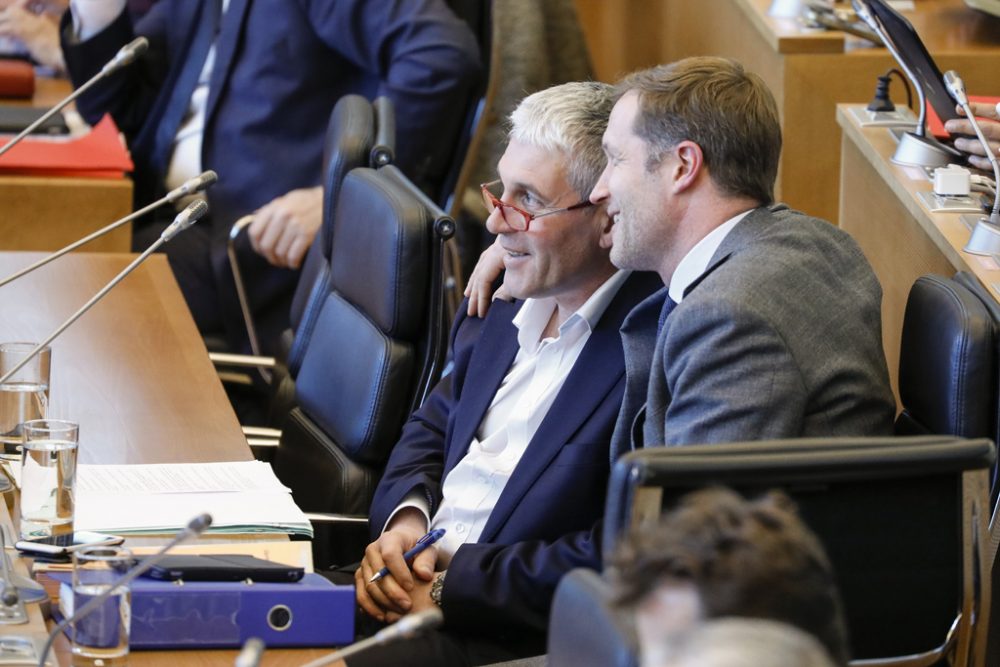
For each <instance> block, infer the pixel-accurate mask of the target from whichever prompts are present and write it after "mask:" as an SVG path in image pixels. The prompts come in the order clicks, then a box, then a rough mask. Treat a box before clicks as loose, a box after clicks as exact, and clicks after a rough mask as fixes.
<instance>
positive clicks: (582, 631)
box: [547, 568, 638, 667]
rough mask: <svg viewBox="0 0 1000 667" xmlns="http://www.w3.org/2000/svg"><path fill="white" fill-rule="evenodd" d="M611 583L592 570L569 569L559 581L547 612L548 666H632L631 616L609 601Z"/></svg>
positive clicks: (634, 663)
mask: <svg viewBox="0 0 1000 667" xmlns="http://www.w3.org/2000/svg"><path fill="white" fill-rule="evenodd" d="M610 598H611V586H610V584H608V583H607V582H606V581H605V580H604V578H603V577H601V575H600V574H598V573H597V572H594V571H593V570H587V569H583V568H579V569H576V570H572V571H570V572H569V574H567V575H566V576H565V577H563V578H562V580H561V581H560V582H559V586H558V587H556V593H555V596H554V597H553V600H552V612H551V615H550V616H549V639H548V661H547V664H548V665H549V667H576V666H577V665H608V666H609V667H611V666H613V667H635V665H637V664H638V660H637V658H636V655H637V653H636V649H635V647H636V640H635V633H634V630H633V628H632V623H631V618H630V617H629V615H628V614H626V613H625V612H622V611H620V610H618V609H616V608H614V607H613V606H612V605H611V603H610Z"/></svg>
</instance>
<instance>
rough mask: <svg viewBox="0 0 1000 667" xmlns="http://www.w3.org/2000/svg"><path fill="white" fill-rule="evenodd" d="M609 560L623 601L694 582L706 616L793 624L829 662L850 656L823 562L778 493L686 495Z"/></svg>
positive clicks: (707, 491)
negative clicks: (822, 648) (824, 652)
mask: <svg viewBox="0 0 1000 667" xmlns="http://www.w3.org/2000/svg"><path fill="white" fill-rule="evenodd" d="M614 565H615V566H616V575H617V578H618V581H617V589H618V600H619V602H620V603H621V604H624V605H627V606H633V605H639V604H640V603H641V602H642V601H643V599H644V598H646V597H647V596H648V595H649V594H650V593H651V592H652V591H654V590H656V589H657V588H659V587H663V586H671V585H678V584H682V585H693V586H694V588H695V589H696V591H697V593H698V597H699V598H700V602H701V609H702V612H703V614H704V616H705V617H706V618H719V617H723V616H739V617H750V618H763V619H772V620H776V621H782V622H785V623H790V624H792V625H795V626H797V627H799V628H801V629H802V630H805V631H806V632H809V633H811V634H812V635H813V636H815V637H817V638H818V639H819V640H820V641H821V642H822V643H823V645H824V646H825V647H826V649H827V651H829V653H830V655H831V656H833V658H834V659H835V660H836V661H838V662H840V663H846V662H847V660H848V649H847V639H846V630H845V623H844V618H843V613H842V610H841V606H840V599H839V595H838V593H837V589H836V585H835V583H834V578H833V572H832V569H831V567H830V563H829V560H828V559H827V557H826V554H825V552H824V551H823V548H822V546H821V545H820V543H819V540H818V539H817V538H816V537H815V535H813V534H812V533H811V532H810V531H809V529H808V528H806V526H805V524H803V523H802V521H801V520H800V519H799V517H798V516H797V514H796V513H795V508H794V505H793V503H792V502H791V500H790V499H788V497H787V496H785V495H784V494H782V493H780V492H771V493H769V494H767V495H766V496H764V497H762V498H759V499H756V500H752V501H748V500H745V499H744V498H742V497H741V496H739V495H737V494H736V493H734V492H732V491H729V490H726V489H720V488H715V489H705V490H702V491H696V492H694V493H691V494H688V495H687V496H685V497H684V498H683V499H681V501H680V504H679V506H678V507H677V509H675V510H674V511H673V512H671V513H670V514H668V515H667V516H665V517H664V519H663V521H662V522H661V523H660V524H659V525H658V526H656V527H654V528H652V529H647V530H637V531H635V532H634V533H633V534H632V535H631V536H630V537H629V539H628V540H626V542H625V543H624V544H623V545H622V548H621V549H620V550H619V553H618V555H617V557H616V559H615V562H614Z"/></svg>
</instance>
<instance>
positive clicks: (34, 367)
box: [0, 343, 52, 454]
mask: <svg viewBox="0 0 1000 667" xmlns="http://www.w3.org/2000/svg"><path fill="white" fill-rule="evenodd" d="M35 347H36V343H0V377H3V376H4V375H6V374H7V373H8V372H10V371H11V370H12V369H13V368H14V367H15V366H17V364H19V363H21V362H22V361H23V360H24V358H25V357H26V356H28V354H29V353H30V352H31V351H32V350H34V349H35ZM51 362H52V351H51V349H50V348H48V347H43V348H42V349H41V350H40V351H39V353H38V354H37V355H36V356H35V357H34V358H33V359H31V360H30V361H29V362H28V363H27V364H25V365H24V366H23V367H22V368H21V369H20V370H18V371H17V372H16V373H14V375H12V376H11V377H10V378H9V379H8V380H7V381H6V382H3V383H0V443H3V450H4V452H5V453H7V454H16V453H17V451H18V448H19V447H20V445H21V424H23V423H24V422H26V421H30V420H32V419H44V418H45V415H46V412H47V410H48V405H49V368H50V365H51Z"/></svg>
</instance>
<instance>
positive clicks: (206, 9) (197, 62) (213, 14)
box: [154, 0, 222, 169]
mask: <svg viewBox="0 0 1000 667" xmlns="http://www.w3.org/2000/svg"><path fill="white" fill-rule="evenodd" d="M221 12H222V3H221V0H204V2H203V3H202V8H201V11H200V12H199V14H198V18H197V19H196V20H195V25H194V28H195V33H194V36H193V37H192V38H191V46H190V48H188V50H187V54H186V56H185V60H184V64H183V65H182V66H181V71H180V73H179V74H178V76H177V78H176V80H175V81H174V85H173V87H172V90H171V92H170V101H169V102H168V103H167V106H166V109H164V111H163V116H162V117H161V119H160V124H159V127H157V129H156V147H155V150H154V157H155V160H154V164H157V165H161V166H163V168H164V169H166V166H167V161H168V160H169V159H170V152H171V150H172V149H173V145H174V137H176V136H177V130H178V129H180V126H181V122H183V120H184V116H185V114H186V113H187V110H188V107H189V106H190V104H191V95H192V94H194V90H195V88H197V87H198V77H199V76H200V75H201V70H202V68H204V66H205V59H206V58H207V57H208V52H209V50H210V49H211V48H212V43H213V42H214V41H215V35H216V33H217V32H218V27H219V19H220V14H221Z"/></svg>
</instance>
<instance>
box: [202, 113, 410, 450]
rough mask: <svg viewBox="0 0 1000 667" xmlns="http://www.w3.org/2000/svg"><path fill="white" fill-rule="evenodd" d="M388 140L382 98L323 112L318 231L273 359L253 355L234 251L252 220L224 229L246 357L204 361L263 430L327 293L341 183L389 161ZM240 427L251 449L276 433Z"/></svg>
mask: <svg viewBox="0 0 1000 667" xmlns="http://www.w3.org/2000/svg"><path fill="white" fill-rule="evenodd" d="M395 135H396V128H395V114H394V111H393V108H392V102H391V101H390V100H389V99H388V98H384V97H380V98H378V99H376V100H375V101H374V102H369V101H368V100H367V99H366V98H364V97H362V96H360V95H345V96H344V97H342V98H341V99H340V100H338V101H337V104H336V105H335V106H334V108H333V111H332V112H331V113H330V121H329V124H328V125H327V131H326V137H325V143H324V150H323V155H324V157H323V165H324V169H323V221H322V226H321V227H320V230H319V233H318V234H317V236H316V239H315V241H314V242H313V244H312V246H311V247H310V248H309V251H308V253H307V254H306V259H305V261H304V263H303V266H302V272H301V276H300V277H299V283H298V286H297V288H296V290H295V294H294V297H293V300H292V306H291V313H290V320H291V328H290V329H288V330H286V331H285V332H284V333H283V334H282V338H281V340H280V342H279V345H278V351H277V353H276V356H275V357H262V356H261V355H260V344H259V342H258V338H257V331H256V327H255V326H254V321H253V315H252V313H251V311H250V308H249V299H248V297H247V294H246V288H245V286H244V281H243V277H242V273H241V271H240V268H239V262H238V259H237V254H236V244H237V242H238V240H239V237H240V235H241V234H242V233H243V231H244V230H245V229H246V227H247V226H248V225H249V224H250V222H252V220H253V217H252V216H245V217H243V218H241V219H240V220H238V221H237V222H236V224H234V225H233V228H232V230H231V231H230V239H229V248H228V252H229V260H230V263H231V265H232V267H233V278H234V280H235V283H236V292H237V295H238V297H239V301H240V306H241V311H242V313H243V320H244V324H245V325H246V328H247V335H248V338H249V341H250V347H251V350H252V352H253V355H252V356H247V355H232V354H225V353H221V354H220V353H213V355H212V357H213V360H214V361H215V362H216V364H217V365H218V366H220V368H223V369H225V371H224V373H225V374H224V375H223V378H224V380H226V381H227V383H228V384H229V385H234V386H241V385H243V386H247V385H249V386H252V387H255V388H256V389H255V390H251V391H250V392H242V393H241V394H240V396H241V397H243V400H247V399H246V396H247V395H248V394H249V395H251V396H256V397H258V398H257V399H256V400H257V402H258V403H259V404H263V405H265V406H266V407H265V408H263V409H261V410H260V412H262V413H263V414H264V415H265V418H264V419H263V421H264V423H265V424H266V425H267V426H270V427H280V425H281V423H282V422H283V421H284V419H285V417H286V416H287V414H288V411H289V410H290V409H291V406H292V404H293V402H294V392H295V376H296V375H297V374H298V370H299V367H300V366H301V364H302V356H303V355H304V353H305V349H306V347H307V346H308V343H309V339H310V337H311V336H312V332H313V329H314V327H315V324H316V317H317V314H318V312H319V308H320V306H321V305H322V303H323V300H324V298H325V296H326V294H327V292H328V291H329V289H330V286H329V275H330V256H331V242H332V232H331V228H332V226H333V216H334V211H335V210H336V206H337V200H338V198H339V194H340V186H341V183H342V182H343V180H344V177H345V176H346V175H347V173H348V172H349V171H350V170H351V169H354V168H356V167H364V166H372V167H381V166H385V165H387V164H390V163H391V162H392V160H393V152H394V147H395ZM237 369H242V370H243V371H245V370H246V369H254V370H255V371H256V373H255V375H249V374H247V373H246V372H240V371H239V370H237ZM233 393H234V392H232V391H231V394H233ZM250 400H254V399H250ZM247 430H248V435H250V436H254V437H256V438H257V440H255V441H254V444H255V445H256V446H257V447H259V448H261V449H260V450H259V451H266V445H267V444H268V440H271V441H272V442H271V444H273V441H274V440H276V439H277V437H278V432H276V431H273V430H269V429H266V428H249V429H247ZM262 438H263V439H262Z"/></svg>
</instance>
